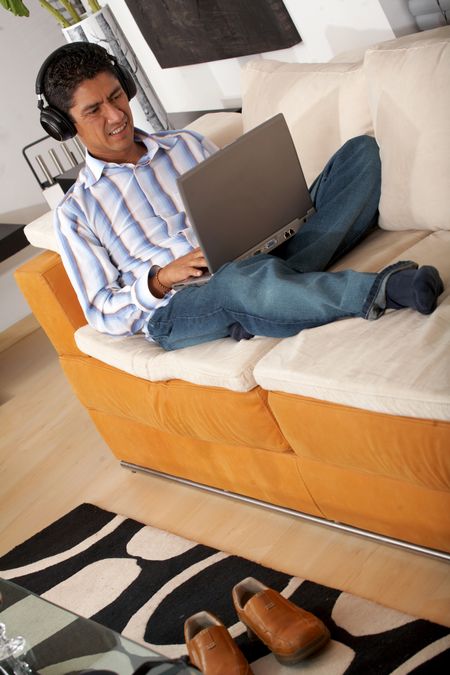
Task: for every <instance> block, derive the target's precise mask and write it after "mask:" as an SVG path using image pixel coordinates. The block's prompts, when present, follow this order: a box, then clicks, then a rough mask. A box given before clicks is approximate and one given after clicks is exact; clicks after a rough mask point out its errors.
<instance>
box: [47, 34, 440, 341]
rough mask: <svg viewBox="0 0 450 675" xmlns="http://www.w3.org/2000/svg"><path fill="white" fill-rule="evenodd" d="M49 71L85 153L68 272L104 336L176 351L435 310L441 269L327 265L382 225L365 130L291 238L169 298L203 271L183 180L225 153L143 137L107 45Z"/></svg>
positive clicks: (66, 242) (68, 235)
mask: <svg viewBox="0 0 450 675" xmlns="http://www.w3.org/2000/svg"><path fill="white" fill-rule="evenodd" d="M44 65H45V72H44V73H43V74H42V81H43V93H44V95H45V98H46V100H47V102H48V104H49V106H51V108H52V110H56V112H57V113H58V114H61V115H62V116H63V118H64V119H67V120H68V124H70V125H72V126H73V127H74V129H75V131H76V133H78V135H79V137H80V139H81V141H82V142H83V143H84V145H85V146H86V148H87V155H86V167H85V168H84V169H83V170H82V171H81V172H80V176H79V178H78V180H77V182H76V183H75V185H74V186H73V187H72V188H71V190H70V191H69V192H68V193H67V194H66V196H65V198H64V199H63V201H62V202H61V204H60V206H59V207H58V209H57V210H56V219H55V222H56V232H57V236H58V240H59V244H60V250H61V255H62V259H63V262H64V265H65V268H66V270H67V272H68V275H69V277H70V279H71V282H72V284H73V286H74V288H75V290H76V292H77V295H78V298H79V300H80V303H81V306H82V308H83V310H84V312H85V315H86V318H87V320H88V322H89V323H90V324H91V325H92V326H94V327H95V328H97V329H98V330H99V331H102V332H106V333H109V334H111V335H131V334H134V333H138V332H143V333H144V334H145V335H146V336H147V337H148V338H149V339H151V340H155V341H157V342H158V343H159V344H160V345H162V346H163V347H164V348H165V349H178V348H181V347H185V346H189V345H193V344H198V343H201V342H206V341H209V340H214V339H217V338H222V337H225V336H228V335H232V336H233V337H235V338H236V339H240V338H242V337H246V338H247V337H251V336H252V335H266V336H273V337H285V336H290V335H295V334H296V333H298V332H299V331H300V330H302V329H303V328H309V327H313V326H319V325H322V324H325V323H329V322H331V321H335V320H338V319H340V318H343V317H364V318H367V319H375V318H378V317H379V316H380V315H381V314H383V312H384V310H385V309H386V308H392V309H401V308H403V307H411V308H413V309H415V310H417V311H419V312H421V313H423V314H428V313H430V312H432V311H433V310H434V309H435V307H436V302H437V298H438V296H439V295H440V293H441V292H442V290H443V286H442V281H441V279H440V277H439V274H438V272H437V270H436V269H435V268H433V267H430V266H424V267H422V268H420V269H418V268H417V265H416V264H415V263H413V262H411V261H405V262H399V263H396V264H395V265H393V266H390V267H389V268H387V269H385V270H383V271H382V272H380V273H378V274H366V273H358V272H353V271H351V270H348V271H343V272H338V273H331V272H327V271H326V269H327V268H328V267H329V265H330V264H331V263H332V262H334V261H335V260H337V259H338V258H339V257H341V256H342V255H343V254H344V253H345V252H346V251H348V250H350V249H351V248H352V247H353V246H354V245H355V244H357V243H358V242H359V241H360V240H361V239H362V238H363V237H364V236H365V235H366V234H367V233H368V232H369V231H370V229H371V228H372V227H373V226H374V224H375V222H376V217H377V208H378V201H379V196H380V161H379V154H378V147H377V145H376V142H375V141H374V139H373V138H370V137H368V136H361V137H358V138H356V139H352V140H351V141H349V142H347V143H346V144H345V145H344V146H343V148H341V150H340V151H338V152H337V153H336V155H335V156H334V157H333V158H332V159H331V160H330V161H329V163H328V164H327V166H326V167H325V169H324V171H323V172H322V174H321V175H320V176H319V177H318V178H317V180H316V181H315V182H314V184H313V186H312V188H311V195H312V198H313V201H314V204H315V207H316V213H315V214H314V215H313V216H312V217H310V219H309V220H308V222H307V223H306V224H305V225H304V226H303V227H302V228H301V229H300V231H299V232H298V233H297V234H296V235H295V236H294V237H293V238H292V239H291V240H289V241H288V242H286V243H285V244H283V245H282V246H280V247H279V248H278V249H276V250H275V251H274V252H273V254H269V255H258V256H255V257H252V258H251V259H248V260H244V261H240V262H232V263H229V264H227V265H224V266H223V267H222V268H221V269H220V270H219V271H218V272H217V273H216V274H215V275H214V276H213V277H212V279H211V280H210V281H209V282H208V283H206V284H204V285H202V286H192V287H186V288H184V289H182V290H179V291H177V292H175V291H173V286H174V285H175V284H176V283H177V282H179V281H182V280H183V279H186V278H188V277H200V276H201V275H202V273H203V268H204V267H205V266H206V261H205V259H204V257H203V255H202V252H201V250H200V249H199V248H198V246H197V242H196V240H195V236H194V233H193V231H192V229H191V228H190V226H189V223H188V220H187V218H186V215H185V213H184V209H183V204H182V201H181V199H180V195H179V193H178V190H177V184H176V179H177V176H179V175H180V174H181V173H183V172H185V171H187V170H188V169H190V168H191V167H192V166H194V165H195V164H196V163H198V162H200V161H202V160H203V159H205V158H206V157H208V156H209V155H210V154H211V153H213V152H215V150H216V148H215V147H214V146H213V144H212V143H210V142H209V141H208V140H207V139H205V138H203V137H202V136H201V135H199V134H197V133H194V132H190V131H187V130H184V131H173V132H172V131H170V132H159V133H155V134H150V135H148V134H145V133H142V132H140V131H137V130H135V129H134V127H133V118H132V113H131V110H130V106H129V102H128V98H129V95H127V93H126V91H125V90H124V86H123V84H121V81H120V80H121V77H120V75H118V70H117V65H116V64H115V63H114V62H113V61H112V60H111V57H110V56H109V55H108V53H107V52H106V51H105V50H104V49H103V48H101V47H99V46H97V45H93V44H88V43H73V44H71V45H67V46H66V47H64V48H62V49H60V50H57V52H56V53H55V56H54V58H52V56H51V57H49V59H47V61H46V64H44ZM41 70H42V69H41ZM40 75H41V74H40ZM126 88H127V87H126V86H125V89H126ZM274 152H276V148H274ZM207 198H208V196H207V195H205V199H207ZM211 227H214V223H211Z"/></svg>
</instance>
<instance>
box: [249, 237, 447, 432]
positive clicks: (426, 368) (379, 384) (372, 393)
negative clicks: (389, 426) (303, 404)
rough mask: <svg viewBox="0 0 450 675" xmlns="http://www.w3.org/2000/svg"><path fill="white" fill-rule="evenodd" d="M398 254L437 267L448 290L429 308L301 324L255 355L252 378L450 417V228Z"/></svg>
mask: <svg viewBox="0 0 450 675" xmlns="http://www.w3.org/2000/svg"><path fill="white" fill-rule="evenodd" d="M397 234H400V233H397ZM405 234H406V233H405ZM409 234H410V233H409ZM408 236H409V235H408ZM405 241H406V240H405ZM410 242H411V240H410ZM359 248H360V247H358V249H359ZM358 249H356V250H355V251H354V252H353V253H352V254H351V255H353V256H354V257H355V256H357V255H358ZM359 253H360V251H359ZM398 258H399V256H395V258H393V259H392V260H391V261H390V262H393V261H394V260H396V259H398ZM401 258H403V259H412V260H415V261H417V262H418V263H419V264H433V265H436V267H438V269H439V271H440V273H441V275H442V278H443V280H444V285H445V288H446V290H445V291H444V293H443V294H442V295H441V297H440V300H439V305H438V308H437V309H436V311H435V312H434V313H432V314H431V315H429V316H423V315H420V314H418V313H417V312H413V311H412V310H409V309H405V310H401V311H389V312H387V313H386V314H385V316H383V317H382V318H380V319H379V320H378V321H370V322H369V321H366V320H364V319H345V320H343V321H338V322H336V323H333V324H328V325H326V326H321V327H319V328H314V329H310V330H305V331H303V332H301V333H300V334H299V335H297V336H295V337H292V338H287V339H285V340H282V341H281V342H280V343H279V344H278V345H277V346H276V347H274V348H273V349H272V350H271V351H270V352H268V354H266V356H264V357H263V358H262V359H261V360H260V361H259V362H258V364H257V365H256V367H255V371H254V376H255V380H256V382H257V383H258V384H259V385H260V386H261V387H263V388H264V389H268V390H275V391H282V392H287V393H291V394H300V395H302V396H308V397H312V398H316V399H322V400H325V401H331V402H334V403H340V404H343V405H348V406H352V407H355V408H362V409H364V410H372V411H376V412H382V413H390V414H393V415H403V416H408V417H418V418H427V419H436V420H450V331H449V326H450V291H449V290H448V286H449V284H450V232H446V231H441V232H434V233H429V234H428V235H426V236H425V237H422V238H420V239H419V240H418V241H416V243H414V244H413V245H412V246H410V248H408V249H406V250H404V251H403V253H402V254H401ZM347 262H348V260H347ZM344 264H345V263H344V262H341V264H340V266H343V265H344Z"/></svg>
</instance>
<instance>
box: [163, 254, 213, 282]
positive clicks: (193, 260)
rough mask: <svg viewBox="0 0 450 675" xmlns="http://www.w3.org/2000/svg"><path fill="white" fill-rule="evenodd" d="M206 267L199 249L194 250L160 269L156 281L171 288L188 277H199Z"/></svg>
mask: <svg viewBox="0 0 450 675" xmlns="http://www.w3.org/2000/svg"><path fill="white" fill-rule="evenodd" d="M205 267H208V265H207V263H206V260H205V257H204V255H203V253H202V252H201V250H200V248H195V249H194V250H193V251H191V252H190V253H187V254H186V255H183V256H181V258H177V259H176V260H174V261H173V262H171V263H169V264H168V265H166V266H165V267H162V268H161V270H160V271H159V273H158V279H159V280H160V282H161V283H162V284H164V286H167V287H168V288H172V286H174V285H175V284H177V283H178V282H179V281H184V280H185V279H187V278H188V277H201V276H202V274H203V272H204V271H205V270H204V269H201V268H205Z"/></svg>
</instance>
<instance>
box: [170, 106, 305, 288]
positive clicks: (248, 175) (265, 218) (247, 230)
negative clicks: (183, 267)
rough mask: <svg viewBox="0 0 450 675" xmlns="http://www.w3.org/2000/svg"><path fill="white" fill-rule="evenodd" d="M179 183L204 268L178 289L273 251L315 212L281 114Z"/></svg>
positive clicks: (181, 179) (220, 151)
mask: <svg viewBox="0 0 450 675" xmlns="http://www.w3.org/2000/svg"><path fill="white" fill-rule="evenodd" d="M178 187H179V190H180V194H181V197H182V199H183V203H184V206H185V210H186V214H187V216H188V219H189V222H190V224H191V226H192V228H193V230H194V232H195V234H196V236H197V240H198V243H199V245H200V248H201V249H202V251H203V254H204V256H205V258H206V261H207V263H208V271H206V272H205V273H204V274H203V276H201V277H199V278H197V277H192V278H189V279H186V280H184V281H182V282H181V283H179V284H176V286H175V288H177V289H178V288H181V287H184V286H186V285H193V284H196V285H198V284H201V283H205V282H206V281H208V280H209V279H210V277H211V275H212V274H214V273H215V272H217V270H218V269H219V268H220V267H221V266H222V265H224V264H225V263H227V262H231V261H234V260H241V259H244V258H248V257H250V256H253V255H258V254H260V253H269V252H270V251H273V249H275V248H276V247H277V246H279V245H280V244H282V243H283V242H285V241H286V240H287V239H290V237H292V236H293V235H294V234H295V233H296V232H297V231H298V229H299V228H300V227H301V226H302V225H303V223H305V222H306V220H307V219H308V217H309V216H310V215H311V213H313V212H314V207H313V203H312V201H311V197H310V194H309V192H308V187H307V185H306V181H305V177H304V175H303V171H302V168H301V166H300V162H299V159H298V156H297V151H296V149H295V146H294V142H293V140H292V136H291V134H290V131H289V129H288V126H287V124H286V120H285V118H284V116H283V115H282V114H281V113H280V114H278V115H276V116H275V117H272V118H271V119H269V120H267V121H266V122H263V124H260V125H259V126H258V127H255V128H254V129H252V130H251V131H249V132H247V133H246V134H244V135H242V136H241V137H240V138H238V139H237V140H236V141H234V143H231V144H230V145H227V146H226V147H225V148H223V149H222V150H219V151H218V152H216V153H215V154H213V155H211V157H208V159H206V160H204V161H203V162H200V164H198V165H197V166H195V167H194V168H193V169H190V170H189V171H187V172H186V173H184V174H182V175H181V176H180V177H179V178H178Z"/></svg>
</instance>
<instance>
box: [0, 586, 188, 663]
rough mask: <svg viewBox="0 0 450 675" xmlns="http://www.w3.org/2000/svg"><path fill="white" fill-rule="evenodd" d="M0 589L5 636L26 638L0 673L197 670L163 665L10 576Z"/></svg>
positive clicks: (140, 647) (150, 653) (143, 649)
mask: <svg viewBox="0 0 450 675" xmlns="http://www.w3.org/2000/svg"><path fill="white" fill-rule="evenodd" d="M0 594H1V603H0V623H2V624H4V625H5V630H6V635H7V638H8V639H11V638H13V637H16V636H23V637H24V638H25V641H26V646H25V649H24V653H23V654H22V655H21V656H20V657H19V656H16V658H12V659H9V660H6V659H4V660H1V659H0V675H4V674H5V673H6V674H7V675H10V674H11V675H32V674H34V673H39V675H69V674H70V675H77V674H81V673H83V675H84V673H85V672H89V671H91V672H93V673H94V672H97V673H98V674H99V673H100V671H110V672H111V673H117V674H118V675H133V673H135V672H136V671H137V669H138V668H139V673H141V672H142V673H146V672H149V673H151V675H159V674H161V675H162V674H163V673H164V675H175V674H177V675H178V673H179V674H180V675H181V674H183V675H184V674H186V675H188V674H190V673H198V672H199V671H198V670H196V669H195V668H192V667H189V666H187V665H183V664H182V663H180V664H170V663H169V664H167V663H166V664H162V663H161V658H163V657H161V656H160V655H159V654H157V653H156V652H154V651H152V650H151V649H149V648H147V647H144V646H143V645H140V644H137V643H136V642H133V641H132V640H129V639H128V638H125V637H123V636H122V635H120V634H119V633H115V632H114V631H112V630H110V629H109V628H106V627H105V626H101V625H100V624H98V623H96V622H95V621H91V620H90V619H84V618H82V617H80V616H77V615H76V614H74V613H73V612H69V611H68V610H65V609H62V608H61V607H58V606H57V605H54V604H53V603H51V602H48V601H47V600H44V599H43V598H40V597H39V596H37V595H34V594H33V593H30V592H29V591H27V590H25V589H24V588H21V587H20V586H18V585H17V584H14V583H12V582H11V581H6V580H4V579H0ZM150 661H153V663H152V668H151V669H150V665H149V666H148V671H147V669H146V668H145V666H144V664H146V663H149V662H150ZM158 661H159V663H158ZM16 662H17V663H18V664H19V665H17V664H16ZM20 663H22V665H20ZM14 668H16V670H14Z"/></svg>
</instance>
